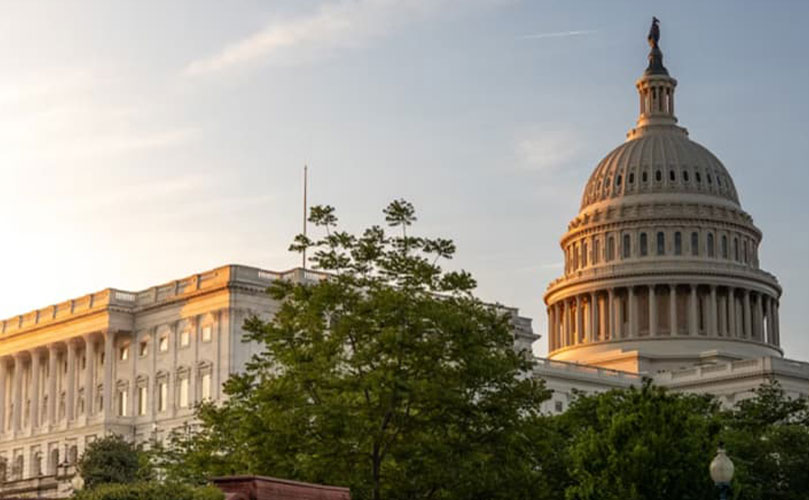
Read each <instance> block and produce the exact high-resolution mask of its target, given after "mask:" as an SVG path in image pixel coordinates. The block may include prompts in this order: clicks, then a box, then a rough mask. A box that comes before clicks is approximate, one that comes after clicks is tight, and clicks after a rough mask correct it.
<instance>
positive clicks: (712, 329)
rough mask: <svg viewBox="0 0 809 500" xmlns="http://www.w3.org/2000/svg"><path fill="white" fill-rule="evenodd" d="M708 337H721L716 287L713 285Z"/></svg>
mask: <svg viewBox="0 0 809 500" xmlns="http://www.w3.org/2000/svg"><path fill="white" fill-rule="evenodd" d="M708 336H710V337H717V336H719V308H718V306H717V301H716V285H711V303H710V319H709V323H708Z"/></svg>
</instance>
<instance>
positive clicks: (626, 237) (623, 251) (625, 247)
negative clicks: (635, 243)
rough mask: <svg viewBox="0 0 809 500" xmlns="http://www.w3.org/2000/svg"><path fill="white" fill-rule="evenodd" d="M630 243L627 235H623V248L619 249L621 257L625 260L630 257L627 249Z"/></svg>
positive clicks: (629, 250) (629, 249)
mask: <svg viewBox="0 0 809 500" xmlns="http://www.w3.org/2000/svg"><path fill="white" fill-rule="evenodd" d="M630 243H631V240H630V238H629V235H628V234H625V235H624V245H623V248H622V249H621V252H622V255H623V257H624V258H625V259H628V258H629V255H630V252H631V248H630V247H629V245H630Z"/></svg>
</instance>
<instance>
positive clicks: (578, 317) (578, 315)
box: [573, 295, 584, 345]
mask: <svg viewBox="0 0 809 500" xmlns="http://www.w3.org/2000/svg"><path fill="white" fill-rule="evenodd" d="M583 326H584V314H582V300H581V295H576V338H575V340H574V341H573V343H574V344H576V345H578V344H580V343H581V342H582V340H583V337H584V336H583V335H582V327H583Z"/></svg>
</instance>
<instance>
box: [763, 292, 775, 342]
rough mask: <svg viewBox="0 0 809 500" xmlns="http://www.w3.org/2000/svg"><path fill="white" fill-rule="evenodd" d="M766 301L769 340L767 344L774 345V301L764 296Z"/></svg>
mask: <svg viewBox="0 0 809 500" xmlns="http://www.w3.org/2000/svg"><path fill="white" fill-rule="evenodd" d="M764 297H765V298H764V300H765V302H766V308H767V310H766V313H767V339H766V342H767V343H769V344H773V332H772V324H773V321H772V299H771V298H770V297H769V296H764Z"/></svg>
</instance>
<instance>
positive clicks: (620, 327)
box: [544, 19, 783, 373]
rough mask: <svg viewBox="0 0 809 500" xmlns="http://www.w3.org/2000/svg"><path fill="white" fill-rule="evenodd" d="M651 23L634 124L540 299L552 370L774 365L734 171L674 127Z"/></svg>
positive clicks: (775, 351) (587, 195)
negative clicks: (767, 360)
mask: <svg viewBox="0 0 809 500" xmlns="http://www.w3.org/2000/svg"><path fill="white" fill-rule="evenodd" d="M659 38H660V31H659V28H658V25H657V20H656V19H655V20H654V22H653V24H652V29H651V31H650V33H649V44H650V46H651V52H650V53H649V66H648V67H647V68H646V71H645V72H644V73H643V75H642V76H641V77H640V78H639V79H638V80H637V81H636V82H635V87H636V88H637V91H638V95H639V106H640V116H639V117H638V121H637V124H636V125H635V127H634V128H632V129H631V130H630V131H629V132H628V133H627V136H626V141H625V142H624V143H623V144H621V145H620V146H618V147H616V148H615V149H613V150H612V151H611V152H609V153H608V154H607V156H605V157H604V159H603V160H601V161H600V162H599V163H598V165H597V166H596V168H595V170H594V171H593V173H592V175H591V176H590V179H589V181H588V182H587V184H586V186H585V187H584V192H583V194H582V199H581V207H580V209H579V213H578V214H577V215H576V217H574V218H573V220H572V221H571V222H570V223H569V224H568V228H567V232H566V233H565V234H564V236H562V239H561V247H562V250H563V252H564V256H565V266H564V275H563V276H561V277H560V278H558V279H556V280H555V281H553V282H551V283H550V285H549V286H548V288H547V291H546V292H545V295H544V300H545V304H546V305H547V314H548V325H549V328H548V351H549V358H550V359H551V360H559V361H568V362H575V363H582V364H587V365H594V366H598V367H604V368H614V369H618V370H624V371H629V372H636V373H638V372H641V373H656V372H660V371H664V370H677V369H683V368H685V367H689V366H695V365H700V364H703V365H704V364H706V363H717V362H722V361H736V360H745V359H753V358H762V357H778V358H780V357H782V356H783V352H782V350H781V348H780V334H779V326H778V303H779V297H780V296H781V287H780V286H779V284H778V281H777V280H776V278H775V277H774V276H773V275H771V274H769V273H767V272H766V271H764V270H762V269H761V268H760V266H759V257H758V249H759V245H760V244H761V240H762V233H761V230H759V229H758V228H757V227H756V226H755V224H754V223H753V218H752V217H751V216H750V215H749V214H748V213H747V212H745V211H744V209H743V208H742V205H741V203H740V200H739V194H738V192H737V191H736V187H735V185H734V183H733V178H732V177H731V174H730V172H729V171H728V169H727V168H725V166H724V165H723V164H722V162H721V161H720V160H719V159H718V158H717V157H716V156H715V155H714V154H713V153H711V152H710V151H709V150H708V149H707V148H705V147H704V146H702V145H700V144H698V143H697V142H694V141H693V140H691V138H690V137H689V134H688V131H687V130H686V129H685V128H683V127H681V126H679V125H678V121H677V118H676V116H675V99H674V93H675V92H674V91H675V89H676V86H677V80H675V79H674V78H673V77H672V76H670V75H669V72H668V70H667V69H666V68H665V66H664V65H663V55H662V52H661V51H660V47H659V45H658V43H659Z"/></svg>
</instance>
